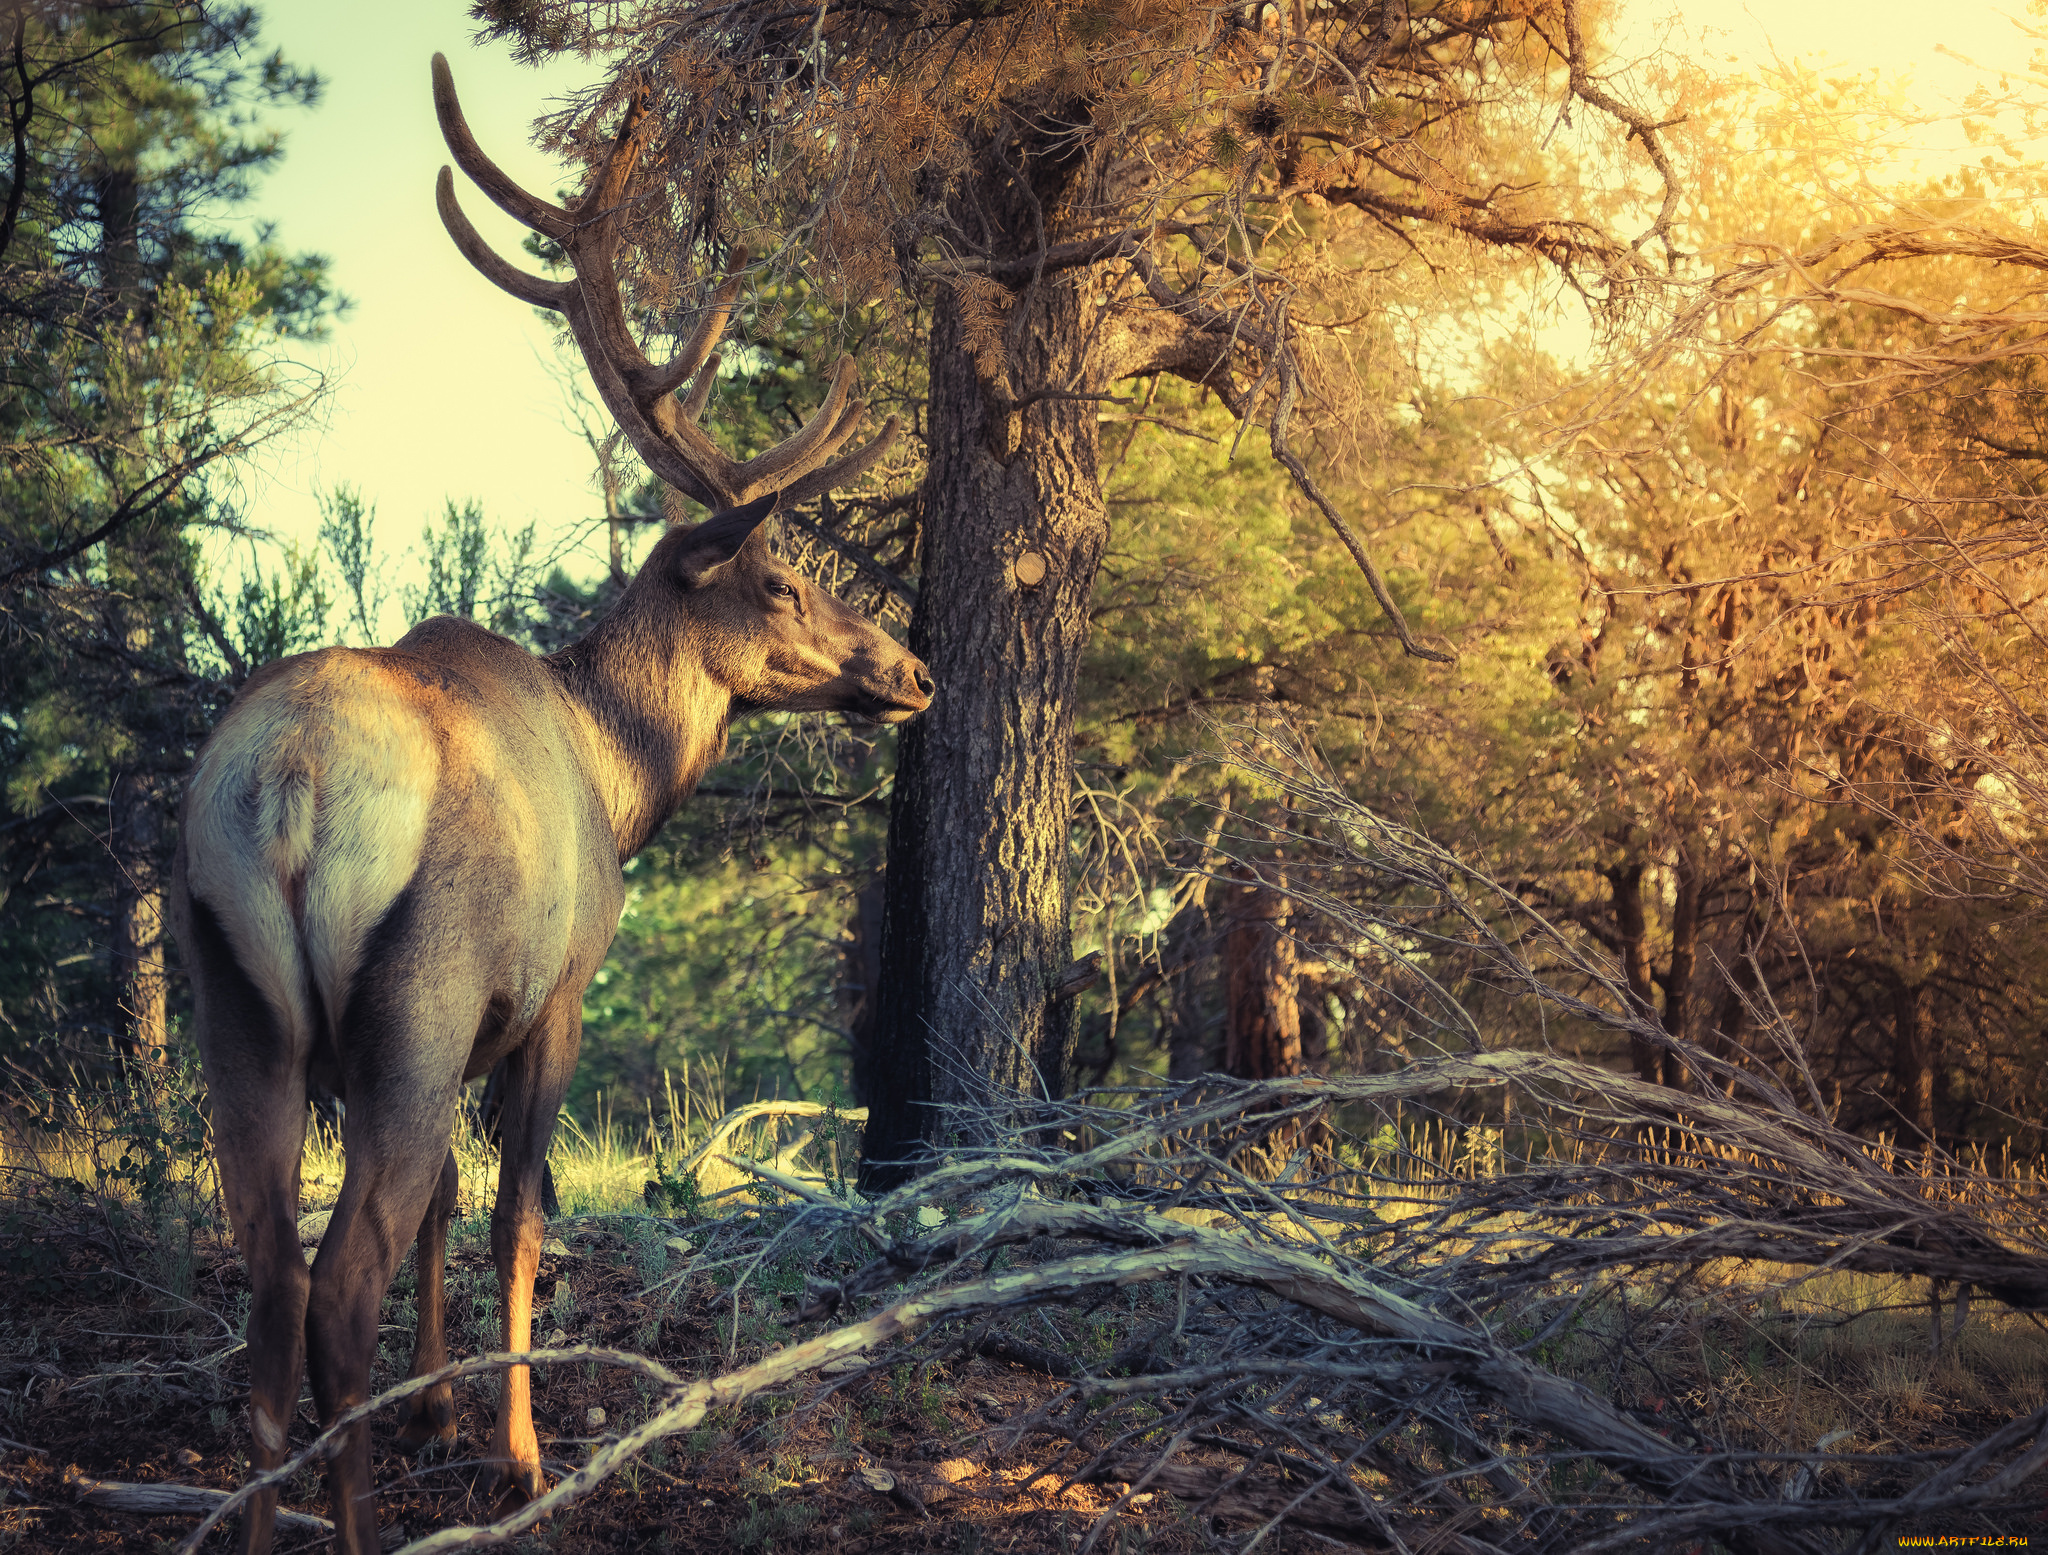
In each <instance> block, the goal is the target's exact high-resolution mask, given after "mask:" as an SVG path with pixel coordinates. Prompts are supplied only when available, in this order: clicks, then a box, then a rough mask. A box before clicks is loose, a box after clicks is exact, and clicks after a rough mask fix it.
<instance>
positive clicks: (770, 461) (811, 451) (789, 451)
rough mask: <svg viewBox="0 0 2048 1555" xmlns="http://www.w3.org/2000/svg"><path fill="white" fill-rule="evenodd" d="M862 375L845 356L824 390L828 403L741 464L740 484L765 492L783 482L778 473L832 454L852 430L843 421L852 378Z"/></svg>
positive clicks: (796, 469)
mask: <svg viewBox="0 0 2048 1555" xmlns="http://www.w3.org/2000/svg"><path fill="white" fill-rule="evenodd" d="M859 376H860V369H859V368H857V367H855V366H854V364H853V358H852V357H850V356H842V357H841V358H840V359H839V366H838V367H837V368H836V369H834V371H833V373H832V386H831V388H829V389H827V390H826V391H825V403H824V404H822V405H820V406H819V407H818V408H817V409H816V410H815V411H813V412H812V413H811V418H810V420H808V421H806V422H805V423H804V424H803V425H802V426H801V427H799V428H798V429H797V430H796V431H795V432H794V433H792V434H791V435H790V436H789V437H787V438H785V439H784V440H783V441H781V442H780V443H777V444H776V445H775V446H774V447H773V448H770V449H767V450H766V451H764V452H762V453H759V454H756V455H755V456H754V457H753V458H751V459H749V460H748V461H747V462H746V463H745V464H743V465H741V466H740V468H739V477H740V483H741V485H742V486H743V487H744V488H745V489H747V490H748V491H749V492H755V493H758V492H762V491H766V490H768V489H769V488H770V487H773V486H778V485H780V484H781V482H780V481H778V480H777V479H776V477H777V476H779V475H783V474H785V473H790V472H795V473H802V472H804V471H807V470H808V469H810V468H811V466H813V465H815V464H817V463H819V462H820V461H822V460H824V459H826V458H828V457H830V455H831V454H832V453H833V452H834V450H836V449H837V447H838V446H839V443H841V442H844V441H845V440H846V438H847V437H849V436H850V435H851V434H852V432H853V428H852V427H851V426H850V425H849V426H847V427H846V428H845V429H844V430H841V428H840V422H841V420H842V419H844V417H843V412H844V411H845V409H846V401H847V396H848V395H849V394H851V393H852V391H853V381H854V379H856V378H858V377H859ZM835 433H836V434H837V440H836V441H835V440H834V434H835Z"/></svg>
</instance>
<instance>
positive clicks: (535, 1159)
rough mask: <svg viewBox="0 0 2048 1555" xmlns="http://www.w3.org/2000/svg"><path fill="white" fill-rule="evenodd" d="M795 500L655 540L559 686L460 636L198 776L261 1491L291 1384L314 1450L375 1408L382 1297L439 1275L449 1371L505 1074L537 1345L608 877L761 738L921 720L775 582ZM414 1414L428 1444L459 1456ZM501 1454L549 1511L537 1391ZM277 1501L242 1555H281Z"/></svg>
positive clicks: (502, 1211) (307, 701)
mask: <svg viewBox="0 0 2048 1555" xmlns="http://www.w3.org/2000/svg"><path fill="white" fill-rule="evenodd" d="M772 506H773V499H772V498H771V499H769V500H767V501H764V502H760V503H756V504H752V505H751V506H750V507H749V508H747V509H743V510H740V511H739V512H736V513H730V514H719V515H716V516H715V517H714V518H713V519H712V520H710V521H709V522H708V523H705V524H702V525H699V526H698V527H697V528H696V529H693V530H676V531H673V532H671V533H670V534H669V535H667V536H665V537H664V538H663V539H662V540H661V541H660V542H659V543H658V544H657V545H656V546H655V548H654V550H653V552H652V554H651V555H650V556H649V557H648V560H647V562H646V565H645V566H644V567H643V568H642V569H641V572H640V575H639V576H638V577H637V578H636V579H635V580H634V582H633V584H632V585H631V587H630V588H628V589H627V591H626V593H625V594H624V595H623V596H622V598H621V599H620V601H619V604H618V606H617V608H616V609H615V610H614V611H613V612H612V614H611V615H610V616H609V617H608V618H607V619H606V620H605V621H604V622H602V623H601V624H600V625H599V626H598V627H597V628H596V629H595V630H593V631H592V632H591V633H590V635H589V636H587V637H585V638H584V639H583V640H582V641H581V642H579V643H577V644H576V645H575V646H574V647H571V648H568V649H565V650H563V651H562V652H561V653H558V654H554V655H552V656H550V657H548V658H546V659H539V658H535V657H534V656H532V655H531V654H528V653H526V652H525V651H524V650H522V649H520V648H518V647H517V646H516V645H514V644H512V643H510V642H508V641H506V640H505V639H504V638H502V637H498V636H495V635H494V634H492V633H490V632H487V631H485V630H483V629H482V628H480V627H477V626H473V625H471V624H469V623H467V622H463V621H456V620H450V619H448V618H445V617H444V618H439V619H436V620H432V621H428V622H426V623H424V624H423V625H421V626H419V627H416V628H414V630H413V631H411V632H410V633H408V634H407V635H406V636H405V637H404V638H403V639H401V640H400V642H399V643H398V644H397V645H396V646H395V647H391V648H375V649H349V648H330V649H326V650H324V651H322V652H319V653H312V654H306V655H302V656H300V657H297V658H292V659H286V660H282V661H280V662H279V663H277V664H273V665H271V666H269V667H268V668H266V669H264V670H263V671H262V672H260V673H259V674H257V675H256V676H254V677H252V679H251V680H250V682H249V684H248V685H247V687H245V688H244V690H243V692H242V694H241V695H240V696H239V697H238V698H237V699H236V701H235V704H234V705H233V706H232V707H231V708H230V709H229V710H228V712H227V715H226V716H225V717H224V718H223V719H222V721H221V724H220V727H219V728H218V729H217V730H216V731H215V733H214V735H213V738H212V739H211V740H209V741H208V742H207V745H206V747H205V749H204V750H203V751H202V752H201V753H200V757H199V762H198V765H197V767H196V769H195V771H194V774H193V779H192V783H191V785H190V789H189V792H188V795H187V799H186V807H185V814H184V822H183V836H182V840H181V843H180V847H179V854H178V862H177V869H176V875H175V878H174V881H173V887H172V911H173V917H174V926H175V928H176V931H177V934H178V937H179V940H180V943H181V945H182V946H183V947H184V952H185V961H186V965H187V966H188V967H189V968H190V971H191V975H192V980H193V991H194V998H195V1005H196V1015H197V1030H198V1037H199V1047H200V1053H201V1057H202V1059H203V1061H204V1063H205V1066H206V1075H207V1084H208V1088H209V1091H210V1093H211V1096H212V1105H213V1119H214V1132H215V1136H216V1138H217V1140H218V1147H219V1153H220V1165H221V1180H222V1186H223V1189H224V1192H225V1196H226V1201H227V1206H228V1211H229V1214H230V1217H231V1219H232V1221H233V1224H234V1230H235V1236H236V1238H237V1240H238V1242H239V1243H240V1245H241V1247H242V1249H243V1253H244V1256H245V1257H246V1258H247V1259H248V1262H249V1268H250V1282H251V1286H252V1291H253V1295H252V1307H251V1312H250V1319H249V1329H248V1340H249V1356H250V1422H251V1437H252V1449H253V1450H252V1454H251V1463H252V1467H254V1468H256V1469H259V1470H260V1469H264V1468H269V1467H272V1466H274V1465H275V1464H277V1463H279V1462H281V1461H282V1460H283V1457H284V1455H285V1451H286V1440H285V1430H286V1429H287V1428H288V1426H289V1422H290V1421H291V1419H292V1417H293V1414H294V1413H295V1410H296V1405H297V1399H298V1390H299V1379H300V1375H301V1369H302V1356H303V1360H304V1363H305V1365H307V1366H309V1367H310V1370H311V1373H312V1381H313V1393H314V1401H315V1403H316V1405H317V1406H318V1409H319V1414H320V1418H321V1420H322V1421H323V1422H324V1421H329V1420H332V1419H333V1418H334V1417H335V1416H336V1415H338V1414H339V1413H341V1412H342V1411H344V1410H346V1409H348V1408H350V1407H351V1406H353V1405H355V1404H357V1403H360V1402H361V1401H362V1400H363V1399H364V1398H365V1397H367V1396H368V1386H369V1370H370V1358H371V1355H372V1354H373V1353H374V1350H375V1347H376V1330H377V1316H378V1310H379V1307H380V1305H381V1302H382V1299H383V1294H384V1290H385V1287H386V1285H387V1284H388V1283H389V1281H390V1278H391V1275H392V1272H393V1270H394V1269H395V1267H396V1265H397V1263H398V1259H399V1257H400V1256H401V1254H402V1253H403V1251H404V1247H405V1244H406V1242H407V1241H408V1240H410V1239H414V1238H415V1237H416V1239H417V1242H418V1245H419V1252H420V1260H419V1263H420V1294H419V1325H420V1326H419V1332H418V1336H417V1339H416V1342H415V1345H414V1353H413V1374H414V1375H420V1374H422V1373H424V1372H427V1371H431V1370H433V1369H434V1368H435V1367H437V1366H438V1365H440V1364H442V1362H443V1361H444V1360H445V1358H446V1354H447V1346H446V1341H445V1336H444V1332H443V1311H444V1301H443V1291H442V1258H443V1254H444V1251H445V1248H446V1241H447V1231H448V1222H449V1218H450V1216H451V1215H452V1214H453V1212H454V1207H455V1192H454V1189H455V1176H454V1161H453V1157H452V1155H451V1154H450V1151H449V1145H448V1141H449V1137H450V1134H451V1132H452V1129H453V1124H454V1118H455V1108H456V1102H457V1098H458V1095H459V1093H460V1090H461V1086H462V1083H463V1082H464V1081H465V1080H469V1079H474V1078H475V1077H477V1076H479V1075H482V1074H484V1073H486V1072H488V1071H489V1070H491V1069H492V1068H493V1067H495V1066H497V1065H498V1064H499V1063H501V1062H503V1063H504V1064H505V1066H506V1069H505V1080H506V1101H505V1107H504V1112H503V1115H502V1123H501V1128H502V1135H503V1151H504V1156H503V1165H502V1168H501V1171H500V1174H499V1188H498V1199H497V1205H496V1208H495V1210H494V1212H493V1215H492V1221H491V1243H492V1251H493V1253H494V1255H495V1258H496V1261H497V1265H498V1277H499V1285H500V1291H501V1298H502V1300H501V1310H502V1311H503V1313H504V1318H505V1347H506V1348H507V1349H510V1350H523V1349H525V1348H527V1347H528V1344H529V1341H530V1338H531V1335H530V1332H529V1329H530V1324H531V1317H532V1308H533V1301H532V1297H533V1277H534V1270H535V1265H536V1262H537V1260H538V1254H539V1247H540V1236H541V1219H540V1177H541V1168H542V1164H543V1162H544V1159H545V1156H546V1151H547V1143H548V1140H549V1137H550V1136H551V1134H552V1133H553V1130H554V1123H555V1116H556V1113H557V1111H558V1110H559V1108H560V1106H561V1100H562V1096H563V1094H564V1092H565V1091H566V1089H567V1086H568V1083H569V1077H570V1074H571V1072H572V1071H573V1070H574V1068H575V1063H576V1053H577V1048H578V1045H579V1043H580V1041H581V1009H582V998H583V991H584V988H585V987H586V985H587V984H588V983H589V981H590V978H591V976H592V974H593V973H594V972H595V971H596V970H597V967H598V965H599V963H600V962H601V961H602V960H603V959H604V955H605V952H606V949H607V948H608V947H609V945H610V943H611V939H612V935H613V933H614V932H615V931H616V929H617V927H618V922H619V915H620V911H621V908H622V906H623V904H624V901H625V886H624V882H623V880H622V878H621V875H620V868H619V866H620V865H621V863H622V862H623V861H624V860H626V859H628V858H630V857H631V856H632V855H633V854H634V853H635V852H637V851H638V850H639V849H640V848H641V847H643V846H644V845H645V844H646V843H647V841H648V840H649V839H650V838H651V837H652V836H653V835H654V833H655V832H656V831H657V830H658V829H659V828H660V826H661V825H662V823H663V822H664V821H666V820H667V819H668V817H669V815H670V814H671V813H673V811H674V810H675V808H676V806H677V805H678V804H680V803H681V801H682V799H683V798H684V796H685V795H687V794H688V793H689V791H690V790H691V788H692V787H694V786H695V784H696V782H697V780H698V778H699V777H701V776H702V774H703V772H704V770H705V768H706V767H708V766H709V765H710V764H711V763H712V762H713V761H715V760H717V759H718V757H719V756H720V755H721V754H722V753H723V751H724V748H725V740H726V728H727V724H728V722H729V720H730V719H731V718H732V717H733V716H734V715H735V714H736V713H740V712H746V711H751V710H757V709H786V710H792V711H796V710H819V711H830V710H840V711H847V712H851V713H855V714H858V715H862V716H867V717H872V718H879V719H884V720H887V721H891V722H894V721H900V720H902V719H905V718H909V717H911V716H913V715H914V714H915V713H916V712H918V711H919V710H921V709H922V708H923V707H924V706H925V705H926V704H927V703H928V702H929V700H930V694H931V689H932V686H931V680H930V677H929V676H928V675H927V674H926V673H925V670H924V666H923V665H922V664H920V663H919V662H918V661H917V660H916V659H915V658H913V657H911V655H910V654H908V653H906V652H905V651H904V650H903V649H902V648H900V647H898V646H897V645H896V644H895V643H894V642H893V641H891V640H890V639H889V638H888V637H887V636H886V635H885V634H883V633H882V632H881V631H879V630H878V629H877V628H876V627H875V626H874V625H873V624H872V623H870V622H868V621H866V620H864V619H863V618H862V617H860V616H859V615H857V614H856V613H855V612H853V611H851V610H849V609H848V608H847V607H846V606H845V605H843V604H841V603H840V602H839V601H838V600H836V599H834V598H832V597H831V596H830V595H829V594H826V593H824V592H823V591H821V590H819V589H818V588H817V587H816V586H815V585H813V584H811V583H809V582H808V581H807V580H805V579H803V578H802V577H800V576H799V575H798V574H797V573H795V572H793V571H792V570H791V569H790V568H788V567H787V566H785V565H783V564H782V563H781V562H780V561H778V560H777V559H776V558H775V557H774V556H773V555H772V554H771V553H770V552H769V549H768V547H767V544H766V542H765V539H764V538H763V536H762V534H761V532H760V530H759V527H758V526H759V524H760V523H761V521H762V519H763V518H765V517H766V515H767V512H768V511H769V510H770V508H772ZM309 1078H318V1079H320V1080H322V1081H323V1082H324V1083H326V1084H328V1085H329V1086H330V1087H331V1088H332V1089H333V1090H335V1091H336V1092H337V1093H338V1094H339V1095H341V1097H342V1098H343V1100H344V1102H345V1103H346V1121H345V1124H344V1129H343V1142H344V1146H345V1148H346V1152H347V1161H348V1166H347V1172H346V1175H345V1177H344V1181H343V1184H342V1191H341V1197H340V1201H339V1203H338V1204H337V1205H336V1207H335V1211H334V1216H333V1219H332V1221H331V1222H330V1224H329V1226H328V1230H327V1233H326V1236H325V1237H324V1238H323V1240H322V1242H321V1245H320V1251H319V1255H318V1257H317V1258H316V1259H315V1260H314V1263H313V1267H312V1269H311V1271H310V1273H309V1272H308V1270H307V1269H306V1266H305V1262H304V1259H303V1257H302V1256H301V1254H300V1251H299V1243H298V1236H297V1229H296V1226H297V1211H298V1176H299V1156H300V1152H301V1149H302V1147H303V1143H304V1134H305V1118H306V1095H307V1085H308V1081H309ZM454 1431H455V1423H454V1409H453V1397H452V1394H451V1392H450V1390H449V1389H447V1388H446V1387H443V1388H441V1389H438V1390H436V1391H435V1392H434V1393H431V1394H428V1395H425V1396H423V1397H422V1398H421V1399H420V1400H419V1401H418V1403H417V1405H416V1407H415V1408H414V1410H413V1412H412V1415H411V1418H410V1419H409V1420H408V1421H407V1422H406V1424H405V1426H404V1428H403V1430H402V1431H401V1439H402V1441H404V1442H405V1443H406V1444H407V1445H409V1446H421V1445H425V1444H427V1443H430V1442H433V1441H436V1440H441V1441H448V1440H452V1438H453V1436H454ZM492 1451H493V1454H494V1456H495V1457H496V1459H497V1460H498V1462H499V1464H500V1468H501V1472H502V1475H503V1477H504V1480H505V1481H506V1483H507V1486H508V1489H509V1491H510V1493H511V1494H513V1495H514V1496H529V1495H531V1494H533V1493H535V1492H536V1491H537V1490H538V1488H539V1486H540V1483H541V1470H540V1457H539V1448H538V1444H537V1442H536V1439H535V1436H534V1431H533V1422H532V1418H531V1412H530V1409H529V1404H528V1391H527V1374H526V1372H525V1371H524V1369H521V1370H518V1371H514V1372H510V1373H507V1374H506V1380H505V1384H504V1391H503V1395H502V1398H501V1402H500V1408H499V1414H498V1424H497V1431H496V1434H495V1436H494V1438H493V1448H492ZM328 1485H329V1490H330V1494H331V1499H332V1505H333V1516H334V1521H335V1525H336V1547H337V1548H338V1549H339V1550H341V1551H343V1552H345V1555H370V1552H372V1551H374V1550H375V1549H376V1548H377V1537H376V1517H375V1512H374V1508H373V1507H372V1505H371V1484H370V1472H369V1441H368V1436H367V1432H366V1430H365V1428H364V1427H362V1426H357V1427H356V1428H354V1430H353V1431H352V1432H351V1433H350V1434H349V1435H348V1436H347V1437H346V1438H345V1439H344V1440H343V1441H342V1443H341V1446H340V1448H339V1450H338V1452H337V1453H336V1455H335V1456H334V1458H333V1461H332V1462H331V1464H330V1466H329V1471H328ZM275 1510H276V1495H275V1492H270V1493H266V1494H265V1495H264V1496H262V1497H260V1498H258V1499H257V1500H255V1501H254V1502H252V1503H251V1507H250V1510H249V1511H248V1513H247V1514H246V1515H245V1516H244V1518H243V1523H242V1539H241V1548H242V1549H243V1550H245V1551H255V1552H260V1551H263V1550H267V1549H268V1548H269V1545H270V1537H271V1531H272V1526H273V1523H274V1517H275Z"/></svg>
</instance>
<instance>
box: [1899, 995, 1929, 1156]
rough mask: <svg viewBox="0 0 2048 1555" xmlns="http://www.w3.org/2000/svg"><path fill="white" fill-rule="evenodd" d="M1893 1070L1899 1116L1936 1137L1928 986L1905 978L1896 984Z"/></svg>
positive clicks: (1923, 1134) (1925, 1135) (1926, 1138)
mask: <svg viewBox="0 0 2048 1555" xmlns="http://www.w3.org/2000/svg"><path fill="white" fill-rule="evenodd" d="M1892 1073H1893V1081H1894V1083H1895V1084H1896V1085H1897V1087H1898V1108H1899V1115H1900V1116H1901V1117H1902V1118H1904V1119H1905V1120H1906V1121H1907V1122H1908V1123H1909V1124H1911V1125H1912V1126H1913V1127H1914V1128H1915V1129H1917V1130H1918V1131H1919V1134H1920V1138H1921V1140H1922V1141H1930V1140H1932V1139H1933V1138H1934V1044H1933V1041H1932V1038H1931V1036H1930V1034H1929V1032H1928V1029H1927V987H1926V985H1925V984H1924V983H1914V982H1911V981H1909V980H1908V979H1906V978H1904V977H1901V978H1900V979H1899V980H1898V981H1897V982H1895V983H1894V984H1893V985H1892Z"/></svg>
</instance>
